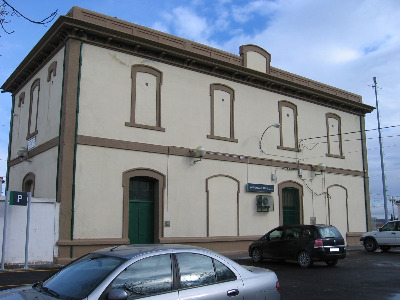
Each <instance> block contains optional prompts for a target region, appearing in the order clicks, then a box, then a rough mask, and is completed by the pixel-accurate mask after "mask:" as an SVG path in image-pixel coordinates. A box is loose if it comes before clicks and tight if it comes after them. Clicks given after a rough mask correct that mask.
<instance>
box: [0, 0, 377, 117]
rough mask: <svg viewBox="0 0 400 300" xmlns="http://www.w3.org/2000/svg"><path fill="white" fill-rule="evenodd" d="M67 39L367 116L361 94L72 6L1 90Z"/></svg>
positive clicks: (15, 84) (11, 87)
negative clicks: (247, 64) (255, 66)
mask: <svg viewBox="0 0 400 300" xmlns="http://www.w3.org/2000/svg"><path fill="white" fill-rule="evenodd" d="M69 38H73V39H79V40H81V41H83V42H85V43H90V44H93V45H98V46H101V47H107V48H109V49H115V50H116V51H120V52H125V53H130V54H134V55H137V56H140V57H146V58H151V59H154V60H158V61H161V62H164V63H168V64H171V65H176V66H178V67H181V68H186V69H191V70H193V71H197V72H202V73H206V74H211V75H212V76H215V77H219V78H225V79H227V80H230V81H235V82H239V83H242V84H247V85H250V86H253V87H256V88H260V89H264V90H267V91H271V92H274V93H278V94H282V95H285V96H289V97H294V98H297V99H301V100H305V101H307V102H311V103H315V104H319V105H322V106H327V107H331V108H334V109H338V110H341V111H346V112H349V113H352V114H356V115H364V114H366V113H369V112H371V111H372V110H373V109H374V107H372V106H369V105H366V104H363V103H362V102H361V96H359V95H356V94H353V93H350V92H347V91H344V90H341V89H338V88H335V87H331V86H328V85H325V84H322V83H319V82H317V81H313V80H310V79H307V78H304V77H301V76H298V75H295V74H292V73H289V72H286V71H283V70H279V69H276V68H273V67H271V70H270V74H265V73H262V72H258V71H255V70H252V69H248V68H244V67H242V59H243V58H242V57H240V56H237V55H234V54H231V53H228V52H224V51H221V50H218V49H215V48H212V47H209V46H205V45H202V44H198V43H195V42H193V41H189V40H186V39H182V38H179V37H176V36H172V35H169V34H166V33H163V32H160V31H156V30H153V29H150V28H146V27H143V26H140V25H136V24H133V23H129V22H126V21H123V20H119V19H116V18H112V17H109V16H105V15H102V14H99V13H96V12H92V11H89V10H85V9H82V8H79V7H74V8H73V9H72V10H71V11H70V12H69V13H68V16H61V17H60V18H59V19H58V20H57V21H56V22H55V23H54V25H53V26H52V27H51V28H50V29H49V31H48V32H47V33H46V34H45V35H44V37H43V38H42V39H41V40H40V41H39V42H38V44H37V45H36V46H35V47H34V48H33V50H32V51H31V52H30V53H29V54H28V56H27V57H26V58H25V59H24V61H23V62H22V63H21V64H20V65H19V66H18V68H17V69H16V70H15V71H14V73H13V74H12V75H11V76H10V77H9V78H8V79H7V81H6V82H5V83H4V84H3V86H2V87H1V88H2V89H3V90H4V91H6V92H12V93H16V91H18V90H19V89H20V88H21V85H22V84H23V83H24V82H26V81H27V79H28V78H31V76H32V74H33V73H35V72H36V71H37V69H38V66H40V65H42V64H43V62H44V61H46V60H48V57H49V56H51V55H52V54H53V53H54V51H55V50H57V49H58V48H59V47H60V45H62V44H63V43H66V41H67V40H68V39H69Z"/></svg>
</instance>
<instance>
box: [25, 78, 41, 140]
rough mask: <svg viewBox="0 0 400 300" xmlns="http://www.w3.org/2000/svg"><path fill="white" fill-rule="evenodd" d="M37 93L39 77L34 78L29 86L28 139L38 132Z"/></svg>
mask: <svg viewBox="0 0 400 300" xmlns="http://www.w3.org/2000/svg"><path fill="white" fill-rule="evenodd" d="M39 93H40V79H39V78H38V79H36V80H35V81H34V82H33V83H32V86H31V93H30V104H29V119H28V134H27V137H26V139H27V140H28V139H30V138H31V137H33V136H35V135H36V134H37V133H38V128H37V120H38V113H39Z"/></svg>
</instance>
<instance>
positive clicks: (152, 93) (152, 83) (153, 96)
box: [125, 65, 165, 131]
mask: <svg viewBox="0 0 400 300" xmlns="http://www.w3.org/2000/svg"><path fill="white" fill-rule="evenodd" d="M161 84H162V73H161V71H159V70H157V69H155V68H152V67H149V66H144V65H134V66H132V91H131V119H130V122H126V123H125V125H126V126H131V127H138V128H144V129H152V130H158V131H165V129H164V128H162V127H161Z"/></svg>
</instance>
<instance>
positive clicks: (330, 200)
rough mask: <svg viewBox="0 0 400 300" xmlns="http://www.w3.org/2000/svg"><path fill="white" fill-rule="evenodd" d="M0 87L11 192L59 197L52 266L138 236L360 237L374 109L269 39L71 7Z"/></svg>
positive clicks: (235, 244)
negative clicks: (166, 28) (309, 72)
mask: <svg viewBox="0 0 400 300" xmlns="http://www.w3.org/2000/svg"><path fill="white" fill-rule="evenodd" d="M2 89H3V91H4V92H10V93H11V94H12V102H13V106H12V116H11V118H12V127H11V133H10V146H9V158H8V159H9V161H8V174H7V179H8V180H7V189H8V190H24V191H30V192H32V195H33V197H35V198H53V199H54V198H55V199H56V201H57V203H59V215H58V216H56V217H57V218H58V222H57V224H58V229H57V230H58V235H57V236H58V241H57V244H56V247H57V249H58V253H56V255H55V256H56V257H55V261H56V262H60V263H65V262H68V261H70V260H71V259H73V258H76V257H78V256H80V255H82V254H83V253H85V252H87V251H89V250H92V249H95V248H101V247H105V246H110V245H116V244H127V243H183V244H195V245H199V246H203V247H207V248H211V249H213V250H216V251H219V252H222V253H236V252H245V251H246V250H247V246H248V244H249V243H250V242H251V241H252V240H254V239H255V238H258V237H259V236H260V235H262V234H264V233H265V232H267V231H268V230H270V229H272V228H274V227H275V226H278V225H280V224H295V223H297V224H310V223H326V224H332V225H335V226H336V227H337V228H338V229H339V230H340V231H341V232H342V234H343V235H344V236H345V237H346V238H347V242H348V243H349V244H351V243H353V242H354V241H356V240H357V238H358V237H359V235H360V232H365V231H367V229H368V223H369V222H370V210H369V187H368V167H367V153H366V142H365V131H364V116H365V114H366V113H369V112H371V111H372V110H373V107H371V106H368V105H365V104H363V103H362V99H361V97H360V96H358V95H355V94H353V93H350V92H346V91H343V90H340V89H337V88H334V87H331V86H328V85H325V84H322V83H319V82H316V81H313V80H310V79H307V78H304V77H301V76H298V75H295V74H291V73H289V72H286V71H283V70H280V69H277V68H274V67H272V66H271V55H270V54H269V53H268V52H267V51H265V50H264V49H262V48H260V47H258V46H255V45H244V46H241V47H240V55H234V54H231V53H227V52H224V51H221V50H218V49H215V48H212V47H209V46H206V45H202V44H199V43H195V42H193V41H189V40H186V39H182V38H179V37H176V36H172V35H170V34H166V33H163V32H159V31H156V30H152V29H149V28H146V27H142V26H139V25H136V24H132V23H129V22H125V21H123V20H120V19H117V18H114V17H109V16H106V15H102V14H99V13H96V12H92V11H88V10H85V9H82V8H78V7H74V8H72V9H71V10H70V12H69V13H68V14H67V15H65V16H60V17H59V19H58V20H57V21H56V22H55V23H54V24H53V25H52V26H51V28H50V29H49V30H48V32H47V33H46V34H45V35H44V36H43V38H42V39H41V40H40V41H39V42H38V43H37V45H36V46H35V47H34V48H33V49H32V51H31V52H30V53H29V54H28V55H27V57H26V58H25V59H24V60H23V61H22V62H21V64H20V65H19V66H18V68H17V69H16V70H15V71H14V72H13V74H12V75H11V76H10V77H9V78H8V80H7V81H6V82H5V83H4V84H3V85H2ZM47 217H52V218H53V217H54V216H48V215H43V218H47ZM356 242H357V243H358V240H357V241H356Z"/></svg>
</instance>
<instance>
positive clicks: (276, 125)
mask: <svg viewBox="0 0 400 300" xmlns="http://www.w3.org/2000/svg"><path fill="white" fill-rule="evenodd" d="M271 127H275V128H279V127H281V123H275V124H272V125H269V126H268V127H267V128H266V129H265V130H264V132H263V134H262V135H261V139H260V142H259V147H260V150H261V152H263V153H264V151H263V149H262V146H261V143H262V139H263V137H264V134H265V132H266V131H267V130H268V129H270V128H271Z"/></svg>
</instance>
